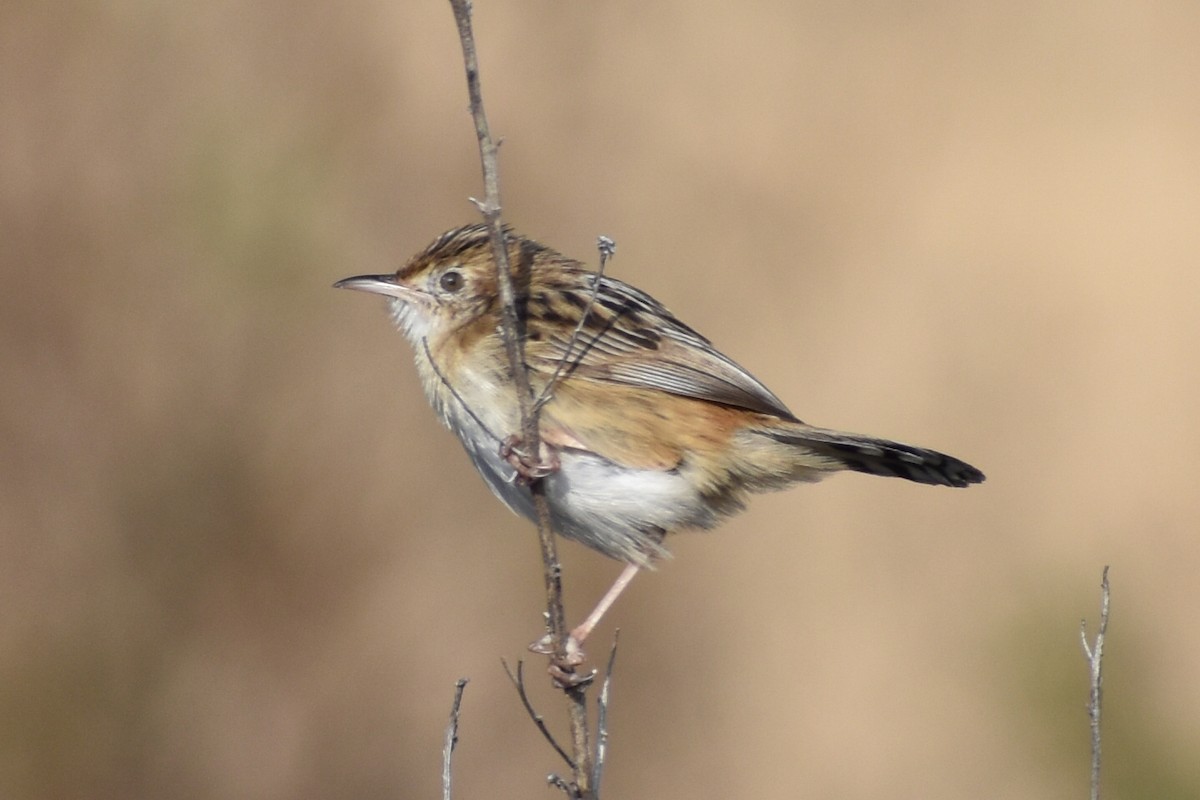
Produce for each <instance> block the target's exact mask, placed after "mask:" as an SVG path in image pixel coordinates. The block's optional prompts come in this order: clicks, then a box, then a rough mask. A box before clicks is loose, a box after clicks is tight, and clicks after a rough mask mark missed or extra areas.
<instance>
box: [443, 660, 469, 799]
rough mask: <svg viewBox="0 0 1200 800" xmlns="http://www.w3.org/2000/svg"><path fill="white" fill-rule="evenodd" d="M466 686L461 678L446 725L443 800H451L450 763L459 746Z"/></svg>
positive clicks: (456, 687) (455, 690)
mask: <svg viewBox="0 0 1200 800" xmlns="http://www.w3.org/2000/svg"><path fill="white" fill-rule="evenodd" d="M466 686H467V679H466V678H459V679H458V682H457V683H455V684H454V703H453V705H451V706H450V722H449V724H448V725H446V741H445V744H443V745H442V800H450V774H451V773H450V762H451V759H453V757H454V747H455V746H456V745H457V744H458V709H459V708H460V707H461V706H462V698H463V689H465V688H466Z"/></svg>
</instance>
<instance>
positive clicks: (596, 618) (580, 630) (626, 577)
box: [571, 564, 641, 646]
mask: <svg viewBox="0 0 1200 800" xmlns="http://www.w3.org/2000/svg"><path fill="white" fill-rule="evenodd" d="M639 569H641V567H639V566H638V565H637V564H626V565H625V569H623V570H621V574H620V575H618V576H617V579H616V580H615V581H614V582H613V585H612V588H611V589H609V590H608V591H607V592H605V594H604V597H601V598H600V602H599V603H596V607H595V608H593V609H592V613H590V614H588V615H587V619H585V620H584V621H583V622H581V623H579V624H578V625H577V626H575V629H574V630H573V631H571V638H572V639H574V640H575V644H576V645H577V646H578V645H580V644H583V640H584V639H586V638H587V637H588V635H589V634H591V632H592V628H595V627H596V625H597V624H598V623H599V622H600V618H601V617H603V616H604V615H605V613H607V612H608V609H610V608H612V604H613V603H615V602H617V598H618V597H620V596H621V592H623V591H625V589H626V587H628V586H629V584H630V583H632V582H633V576H634V575H637V574H638V570H639Z"/></svg>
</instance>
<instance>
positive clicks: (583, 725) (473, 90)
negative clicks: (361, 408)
mask: <svg viewBox="0 0 1200 800" xmlns="http://www.w3.org/2000/svg"><path fill="white" fill-rule="evenodd" d="M450 6H451V8H452V9H453V10H454V21H455V23H456V24H457V25H458V38H459V41H460V42H461V44H462V51H463V65H464V66H465V68H466V73H467V94H468V96H469V97H470V105H471V116H472V118H473V119H474V122H475V135H476V137H477V138H478V140H479V158H480V162H481V165H482V168H483V184H484V191H485V194H484V200H483V201H482V202H480V201H474V202H475V205H476V206H477V207H478V208H479V211H480V213H481V214H483V218H484V221H485V222H486V223H487V226H488V231H489V233H490V235H491V241H492V250H493V252H494V254H495V259H496V271H497V283H498V285H499V288H500V300H501V305H502V308H503V325H502V329H503V335H504V345H505V350H506V352H507V354H508V361H509V366H510V369H511V371H512V376H513V382H514V384H515V386H516V391H517V403H518V407H519V408H520V411H521V439H522V444H523V447H524V449H525V450H526V452H528V453H530V454H532V457H533V458H534V459H537V458H538V457H539V455H540V452H541V435H540V432H539V430H538V409H537V408H535V407H534V402H533V392H532V390H531V388H530V383H529V373H528V370H527V367H526V364H525V354H524V346H523V341H522V338H521V325H520V319H519V317H518V315H517V306H516V302H517V301H516V292H515V291H514V287H513V283H512V273H511V271H510V269H509V262H508V247H507V244H506V242H505V236H504V226H503V224H502V222H501V220H500V180H499V174H498V173H499V170H498V166H497V159H496V152H497V149H498V146H497V144H496V142H495V141H494V140H493V139H492V136H491V132H490V130H489V128H488V123H487V117H486V115H485V114H484V110H483V92H482V89H481V88H480V82H479V60H478V57H477V55H476V51H475V36H474V33H473V32H472V29H471V3H470V1H469V0H450ZM529 489H530V492H531V494H532V495H533V506H534V510H535V516H536V522H537V529H538V540H539V542H540V543H541V551H542V566H543V572H544V576H545V585H546V624H547V627H548V628H549V631H550V636H551V639H552V640H553V642H554V650H555V655H554V659H555V661H556V662H558V663H560V664H561V663H565V662H566V656H567V652H566V645H567V633H568V632H567V626H566V620H565V615H564V613H563V602H562V567H561V565H560V564H559V562H558V552H557V549H556V546H555V541H554V531H553V530H552V528H551V524H550V507H549V505H548V504H547V502H546V495H545V488H544V486H543V484H542V481H541V480H539V479H535V480H532V481H531V483H530V486H529ZM563 691H564V693H565V694H566V695H567V698H568V701H569V702H568V709H569V715H570V723H571V744H572V750H573V751H574V758H573V759H572V762H573V764H572V766H573V770H572V771H573V773H574V774H573V778H574V783H573V785H571V786H569V787H568V788H569V790H570V791H569V793H570V794H571V795H573V796H575V797H579V798H592V797H593V796H594V795H593V793H592V790H591V782H592V753H591V747H590V746H589V743H588V724H587V698H586V694H585V692H586V684H584V685H568V686H565V687H563Z"/></svg>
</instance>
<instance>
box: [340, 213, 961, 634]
mask: <svg viewBox="0 0 1200 800" xmlns="http://www.w3.org/2000/svg"><path fill="white" fill-rule="evenodd" d="M506 238H507V243H508V253H509V261H510V265H511V269H512V276H513V281H514V287H515V291H516V293H517V302H518V316H519V318H520V321H521V323H522V327H523V330H522V336H523V341H524V346H525V359H526V362H527V364H528V367H529V378H530V382H531V384H532V387H533V390H534V393H535V395H536V394H538V393H540V392H542V391H543V390H544V389H545V388H546V386H547V384H549V383H551V381H552V380H553V381H555V382H554V384H553V387H552V389H551V390H550V392H549V393H548V396H549V399H548V401H547V402H546V403H545V405H544V407H543V410H542V415H541V428H540V430H541V435H542V453H540V454H539V456H540V460H541V461H543V462H546V463H547V464H552V465H553V466H552V468H551V469H548V470H547V472H548V473H549V474H547V475H546V476H545V491H546V496H547V498H548V500H549V505H550V510H551V517H552V520H553V523H554V529H555V531H557V532H558V533H559V534H561V535H563V536H565V537H567V538H569V539H574V540H576V541H579V542H582V543H583V544H585V545H587V546H588V547H591V548H593V549H594V550H597V551H599V552H601V553H603V554H604V555H606V556H609V557H610V558H614V559H617V560H619V561H623V562H625V563H626V565H627V566H626V569H625V570H624V572H622V574H621V577H619V578H618V579H617V582H616V583H615V584H614V585H613V588H612V589H611V590H609V592H608V594H606V595H605V597H604V599H603V600H601V602H600V604H599V605H598V606H597V608H596V610H595V611H593V612H592V614H591V615H589V616H588V618H587V619H586V620H585V621H584V622H583V623H582V624H581V625H580V626H578V627H577V628H576V629H575V630H574V631H573V632H572V639H573V643H572V644H573V645H574V646H575V647H576V649H577V646H578V643H579V642H582V641H583V639H584V638H586V637H587V635H588V633H589V632H590V631H591V629H592V628H593V627H594V626H595V624H596V622H598V621H599V618H600V616H601V615H603V613H604V611H605V610H607V608H608V607H609V606H610V605H611V604H612V602H613V601H614V600H615V599H616V596H617V595H618V594H620V592H621V590H622V589H624V587H625V586H626V585H628V583H629V581H630V580H632V578H633V576H634V574H636V572H637V571H638V569H639V568H642V567H647V566H650V565H651V564H652V563H653V562H654V561H655V560H656V559H659V558H661V557H663V556H665V555H667V550H666V549H665V547H664V545H663V539H664V538H665V537H666V535H667V534H669V533H674V532H676V531H679V530H683V529H686V528H711V527H713V526H715V525H716V524H717V523H718V522H719V521H720V519H721V518H722V517H724V516H727V515H730V514H733V513H735V512H737V511H740V510H741V509H742V508H743V507H744V504H745V501H746V497H747V495H748V494H751V493H753V492H763V491H770V490H775V489H782V488H784V487H786V486H789V485H791V484H793V483H797V482H801V481H816V480H820V479H821V478H824V477H825V476H826V475H829V474H831V473H834V472H838V471H841V470H854V471H857V472H866V473H870V474H872V475H885V476H888V477H897V478H905V479H907V480H910V481H916V482H917V483H928V484H937V485H942V486H969V485H970V484H973V483H979V482H980V481H982V480H983V479H984V476H983V473H982V472H980V471H979V470H978V469H976V468H975V467H973V466H971V465H970V464H967V463H965V462H963V461H960V460H958V459H957V458H953V457H951V456H948V455H944V454H942V453H939V452H936V451H934V450H928V449H925V448H923V447H914V446H912V445H907V444H900V443H899V442H893V441H889V440H887V439H876V438H874V437H871V436H863V435H860V434H856V433H843V432H840V431H835V430H829V429H827V428H818V427H814V426H812V425H808V424H806V423H804V422H801V421H800V420H799V419H797V418H796V416H795V415H794V414H792V412H791V411H789V410H788V408H787V406H785V405H784V404H783V401H781V400H780V399H779V398H778V397H776V396H775V395H774V394H772V393H771V391H770V390H769V389H767V387H765V386H763V385H762V384H761V383H759V381H758V380H757V379H755V378H754V376H753V375H751V374H750V373H749V372H747V371H746V370H745V369H743V368H742V367H740V366H739V365H738V364H736V363H735V362H734V361H733V360H732V359H730V358H729V357H727V356H725V355H724V354H722V353H721V352H720V351H718V350H717V349H716V348H715V347H713V345H712V344H711V343H710V342H709V341H708V339H706V338H704V337H703V336H701V335H700V334H699V333H697V332H696V331H694V330H692V329H691V328H690V327H688V326H687V325H685V324H684V323H683V322H680V321H679V320H678V319H676V318H675V316H674V315H672V314H671V312H669V311H668V310H667V309H666V308H664V307H663V305H662V304H661V303H659V302H658V301H657V300H655V299H654V298H652V297H650V296H649V295H648V294H646V293H645V292H643V291H641V290H639V289H636V288H634V287H633V286H630V285H629V284H627V283H624V282H622V281H619V280H616V279H614V278H610V277H608V276H603V277H602V276H600V275H598V274H597V273H596V272H593V271H591V270H589V269H587V267H585V266H584V265H583V264H581V263H580V262H578V261H574V260H572V259H569V258H566V257H565V256H562V255H560V254H559V253H557V252H555V251H554V250H552V249H550V248H549V247H545V246H544V245H541V244H538V243H537V242H535V241H533V240H531V239H527V238H525V237H523V236H520V235H517V234H515V233H513V232H512V231H507V232H506ZM334 286H336V287H339V288H345V289H359V290H362V291H367V292H374V293H375V294H381V295H384V296H385V297H387V298H388V300H389V304H390V306H391V313H392V317H393V319H394V320H395V322H396V324H397V326H398V327H399V328H400V330H401V331H403V333H404V335H405V336H406V337H407V338H408V340H409V342H410V343H411V344H412V346H413V349H414V350H415V354H416V362H417V370H418V372H419V374H420V377H421V383H422V385H423V386H424V388H425V395H426V396H427V397H428V398H429V402H430V403H431V404H432V405H433V407H434V409H435V410H436V411H437V413H438V416H439V417H440V418H441V420H442V422H443V423H444V424H445V425H446V426H447V427H448V428H450V430H452V431H453V432H454V433H455V434H457V436H458V438H459V439H460V440H461V441H462V444H463V447H465V448H466V450H467V454H468V455H469V456H470V458H471V461H472V462H473V463H474V464H475V468H476V469H478V470H479V472H480V474H481V475H482V476H483V478H484V480H485V481H486V482H487V484H488V486H489V487H491V490H492V492H494V493H495V495H496V496H497V497H499V498H500V499H501V500H503V501H504V503H505V504H506V505H507V506H508V507H509V508H510V509H512V510H513V511H515V512H517V513H518V514H522V515H524V516H526V517H529V518H532V517H533V504H532V499H531V495H530V492H529V488H528V485H527V481H524V480H521V479H519V476H518V475H517V473H516V470H514V466H513V464H514V459H513V457H512V448H511V446H510V441H511V438H510V437H511V436H512V434H514V433H515V432H516V431H519V430H520V417H519V411H518V405H517V396H516V390H515V388H514V384H513V377H512V374H511V371H510V369H509V362H508V357H507V354H506V352H505V348H504V340H503V336H502V334H501V322H500V320H501V308H500V300H499V293H498V289H497V283H496V273H495V266H494V260H493V257H492V250H491V242H490V239H489V237H488V231H487V228H486V226H484V225H481V224H477V225H469V226H466V227H463V228H458V229H455V230H452V231H448V232H447V233H444V234H442V235H441V236H439V237H438V238H437V239H436V240H434V241H433V243H432V244H430V245H429V246H428V247H426V248H425V249H424V250H422V251H421V252H420V253H418V254H417V255H415V256H413V257H412V258H411V259H410V260H409V262H408V263H407V264H405V265H404V266H403V267H401V268H400V269H399V270H398V271H397V272H396V273H394V274H390V275H361V276H358V277H353V278H346V279H345V280H341V281H338V282H337V283H336V284H334ZM585 314H586V316H585ZM581 319H582V320H583V322H582V326H581V325H580V320H581ZM576 329H578V330H579V333H578V336H576V335H575V333H576ZM556 373H557V379H556V380H555V377H554V376H555V375H556Z"/></svg>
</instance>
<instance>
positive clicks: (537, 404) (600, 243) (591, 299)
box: [533, 236, 617, 412]
mask: <svg viewBox="0 0 1200 800" xmlns="http://www.w3.org/2000/svg"><path fill="white" fill-rule="evenodd" d="M596 249H598V250H599V251H600V268H599V269H598V270H596V277H595V278H594V279H593V280H594V281H595V282H594V283H593V284H592V293H591V294H590V295H589V296H588V301H587V305H585V306H584V307H583V313H582V314H580V315H579V322H578V323H577V324H576V325H575V330H573V331H571V338H570V339H568V340H567V349H566V350H564V351H563V355H562V358H560V359H559V361H558V366H557V367H555V368H554V374H553V375H551V376H550V380H549V381H547V382H546V385H545V387H544V388H543V389H542V393H541V394H540V395H538V398H537V400H535V401H534V403H533V408H534V410H535V411H539V412H540V411H541V410H542V407H543V406H544V405H546V403H548V402H550V398H551V397H553V396H554V390H555V389H556V388H558V382H559V381H560V380H562V376H563V372H565V371H566V368H567V365H568V364H571V356H572V355H573V354H574V351H575V344H576V343H577V342H578V341H579V335H580V334H581V333H583V326H584V325H586V324H587V321H588V316H589V315H591V313H592V306H594V305H595V304H596V296H597V295H599V294H600V284H601V283H602V282H603V280H604V268H605V267H606V266H608V260H609V259H610V258H612V257H613V254H614V253H616V252H617V243H616V242H614V241H613V240H612V239H610V238H608V237H607V236H600V237H598V238H597V239H596ZM571 367H572V368H574V367H575V365H574V364H571Z"/></svg>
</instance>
